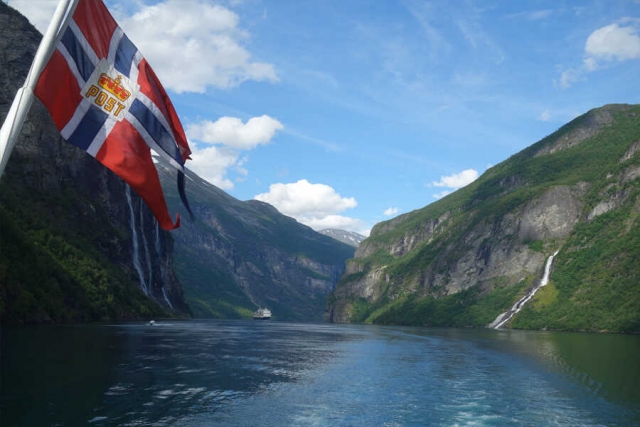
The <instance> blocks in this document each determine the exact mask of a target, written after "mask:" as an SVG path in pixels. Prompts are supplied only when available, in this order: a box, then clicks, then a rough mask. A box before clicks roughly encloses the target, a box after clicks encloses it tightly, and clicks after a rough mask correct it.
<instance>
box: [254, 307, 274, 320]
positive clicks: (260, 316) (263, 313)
mask: <svg viewBox="0 0 640 427" xmlns="http://www.w3.org/2000/svg"><path fill="white" fill-rule="evenodd" d="M269 319H271V310H269V309H268V308H259V309H258V311H256V312H255V313H253V320H269Z"/></svg>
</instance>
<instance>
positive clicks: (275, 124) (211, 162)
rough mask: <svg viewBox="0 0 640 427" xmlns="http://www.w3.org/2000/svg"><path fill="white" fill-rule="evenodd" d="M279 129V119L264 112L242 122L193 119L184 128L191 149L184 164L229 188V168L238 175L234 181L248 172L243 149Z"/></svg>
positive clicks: (222, 186)
mask: <svg viewBox="0 0 640 427" xmlns="http://www.w3.org/2000/svg"><path fill="white" fill-rule="evenodd" d="M281 129H284V126H283V125H282V123H280V122H279V121H277V120H275V119H273V118H271V117H269V116H266V115H264V116H260V117H253V118H251V119H249V120H248V121H247V122H246V123H245V124H243V123H242V120H240V119H238V118H235V117H221V118H220V119H218V120H217V121H215V122H211V121H209V120H205V121H202V122H200V123H192V124H190V125H189V126H187V129H186V134H187V137H188V139H189V142H190V145H191V149H192V151H193V153H192V154H191V161H189V162H187V167H188V168H189V169H191V170H192V171H194V172H195V173H197V174H198V175H199V176H200V177H201V178H202V179H205V180H206V181H209V182H210V183H212V184H213V185H216V186H218V187H220V188H222V189H224V190H230V189H232V188H233V182H232V181H231V180H230V179H229V178H228V177H227V172H228V171H229V170H233V171H235V172H236V174H237V175H239V177H238V178H237V179H236V181H241V180H244V179H245V178H246V176H247V175H248V173H249V172H248V171H247V169H245V168H244V167H243V166H244V164H245V163H246V162H247V157H246V156H242V157H241V153H242V151H243V150H245V151H246V150H251V149H253V148H255V147H257V146H258V145H263V144H268V143H269V142H270V141H271V139H272V138H273V136H274V135H275V133H276V132H277V131H278V130H281ZM192 141H195V142H192Z"/></svg>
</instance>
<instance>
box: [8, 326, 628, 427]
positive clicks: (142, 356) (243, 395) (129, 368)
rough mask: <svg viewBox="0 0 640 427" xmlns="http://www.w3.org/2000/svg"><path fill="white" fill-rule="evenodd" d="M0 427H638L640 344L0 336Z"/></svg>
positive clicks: (529, 336) (312, 331) (612, 339)
mask: <svg viewBox="0 0 640 427" xmlns="http://www.w3.org/2000/svg"><path fill="white" fill-rule="evenodd" d="M1 334H2V335H1V337H0V344H1V353H0V357H1V361H2V365H1V372H0V374H1V375H2V376H1V377H0V379H1V381H0V391H1V393H0V421H1V423H0V424H1V425H2V426H3V427H4V426H13V425H22V426H40V425H59V426H63V425H86V424H90V425H95V426H106V425H185V426H191V425H195V426H199V425H203V426H204V425H211V424H212V423H214V424H216V425H230V426H237V425H240V426H241V425H255V424H256V423H262V424H266V425H300V426H306V425H498V426H500V425H584V426H586V425H592V426H597V425H598V426H601V425H607V426H609V425H611V426H613V425H621V426H622V425H634V424H635V425H640V387H639V386H638V384H640V372H639V369H640V365H639V363H638V362H639V361H640V337H636V336H623V335H594V334H569V333H551V332H526V331H506V330H499V331H494V330H456V329H427V328H400V327H375V326H340V325H303V324H287V323H279V322H251V321H191V322H167V323H162V322H160V323H159V324H158V325H157V326H147V325H145V324H142V323H135V324H124V325H80V326H57V327H52V326H48V327H45V326H41V327H25V328H4V329H2V330H1Z"/></svg>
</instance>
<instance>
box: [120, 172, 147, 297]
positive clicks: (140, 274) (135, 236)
mask: <svg viewBox="0 0 640 427" xmlns="http://www.w3.org/2000/svg"><path fill="white" fill-rule="evenodd" d="M125 187H126V191H125V193H126V195H127V203H128V204H129V218H130V219H131V237H132V240H133V266H134V267H135V269H136V271H137V272H138V277H139V278H140V287H141V288H142V292H144V294H145V295H149V290H148V289H147V285H146V283H145V281H144V272H143V271H142V266H141V265H140V248H139V247H138V232H137V231H136V215H135V212H134V210H133V202H132V201H131V187H129V186H128V185H127V184H125Z"/></svg>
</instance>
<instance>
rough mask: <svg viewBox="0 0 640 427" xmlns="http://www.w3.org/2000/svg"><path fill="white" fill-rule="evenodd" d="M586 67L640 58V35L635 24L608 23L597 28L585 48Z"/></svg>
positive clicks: (591, 69) (589, 68)
mask: <svg viewBox="0 0 640 427" xmlns="http://www.w3.org/2000/svg"><path fill="white" fill-rule="evenodd" d="M584 51H585V54H586V57H585V60H584V64H585V68H586V69H587V70H588V71H593V70H595V69H597V68H598V67H599V66H600V64H601V63H603V62H604V63H607V62H613V61H627V60H631V59H639V58H640V36H639V35H638V29H637V28H635V27H633V26H626V27H621V26H619V25H618V24H611V25H607V26H606V27H602V28H599V29H597V30H595V31H594V32H593V33H591V35H589V38H587V42H586V45H585V48H584Z"/></svg>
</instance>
